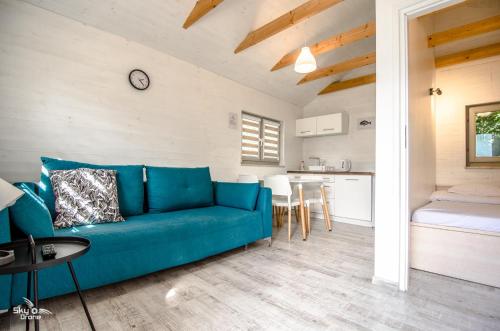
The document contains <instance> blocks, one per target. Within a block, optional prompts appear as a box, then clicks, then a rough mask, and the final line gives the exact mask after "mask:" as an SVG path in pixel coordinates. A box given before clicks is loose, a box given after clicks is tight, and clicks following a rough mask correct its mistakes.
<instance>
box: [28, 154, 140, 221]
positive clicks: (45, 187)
mask: <svg viewBox="0 0 500 331" xmlns="http://www.w3.org/2000/svg"><path fill="white" fill-rule="evenodd" d="M41 160H42V173H41V175H40V189H39V193H38V194H39V195H40V197H41V198H42V199H43V201H45V204H46V205H47V208H48V209H49V211H50V214H51V215H52V218H54V217H55V216H56V211H55V196H54V191H53V189H52V184H51V182H50V177H49V171H50V170H72V169H77V168H90V169H107V170H116V183H117V186H118V203H119V205H120V214H121V215H122V216H124V217H128V216H134V215H140V214H143V213H144V166H142V165H98V164H90V163H81V162H74V161H65V160H57V159H52V158H49V157H42V158H41Z"/></svg>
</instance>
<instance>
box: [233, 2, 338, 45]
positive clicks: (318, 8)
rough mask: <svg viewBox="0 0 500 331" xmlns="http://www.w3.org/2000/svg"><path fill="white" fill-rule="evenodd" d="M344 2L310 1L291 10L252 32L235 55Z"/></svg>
mask: <svg viewBox="0 0 500 331" xmlns="http://www.w3.org/2000/svg"><path fill="white" fill-rule="evenodd" d="M342 1H343V0H309V1H307V2H306V3H304V4H302V5H300V6H298V7H297V8H295V9H293V10H290V11H289V12H287V13H286V14H283V15H281V16H280V17H278V18H276V19H275V20H273V21H271V22H269V23H267V24H265V25H263V26H261V27H260V28H258V29H257V30H254V31H252V32H250V33H249V34H248V35H247V36H246V37H245V39H244V40H243V41H242V42H241V43H240V44H239V45H238V47H236V49H235V50H234V53H239V52H241V51H243V50H245V49H247V48H249V47H251V46H254V45H256V44H258V43H260V42H261V41H263V40H265V39H267V38H269V37H271V36H273V35H275V34H277V33H279V32H281V31H283V30H285V29H288V28H289V27H291V26H293V25H295V24H297V23H299V22H301V21H303V20H305V19H308V18H309V17H311V16H314V15H316V14H319V13H321V12H322V11H324V10H325V9H328V8H330V7H332V6H333V5H336V4H338V3H339V2H342Z"/></svg>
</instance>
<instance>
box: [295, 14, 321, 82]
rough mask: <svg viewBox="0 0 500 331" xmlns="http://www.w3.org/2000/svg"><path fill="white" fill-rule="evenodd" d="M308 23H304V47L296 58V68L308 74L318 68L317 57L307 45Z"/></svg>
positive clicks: (297, 70) (301, 72)
mask: <svg viewBox="0 0 500 331" xmlns="http://www.w3.org/2000/svg"><path fill="white" fill-rule="evenodd" d="M306 24H307V23H304V32H303V33H304V47H302V49H301V50H300V54H299V56H298V57H297V60H295V66H294V70H295V72H297V73H299V74H308V73H310V72H313V71H314V70H316V68H317V66H316V59H315V58H314V55H313V54H312V53H311V49H310V48H309V47H308V46H306V35H307V32H306Z"/></svg>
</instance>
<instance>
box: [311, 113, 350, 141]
mask: <svg viewBox="0 0 500 331" xmlns="http://www.w3.org/2000/svg"><path fill="white" fill-rule="evenodd" d="M346 120H347V116H346V115H345V114H342V113H338V114H330V115H324V116H318V117H316V135H318V136H319V135H327V134H341V133H344V132H345V129H346V127H347V125H346Z"/></svg>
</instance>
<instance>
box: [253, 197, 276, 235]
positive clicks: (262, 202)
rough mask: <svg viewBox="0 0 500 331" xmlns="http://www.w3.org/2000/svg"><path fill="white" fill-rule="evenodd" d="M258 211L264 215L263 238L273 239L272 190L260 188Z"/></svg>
mask: <svg viewBox="0 0 500 331" xmlns="http://www.w3.org/2000/svg"><path fill="white" fill-rule="evenodd" d="M256 210H258V211H260V213H261V215H262V232H263V238H268V237H271V236H272V234H273V207H272V192H271V189H270V188H267V187H261V188H260V190H259V196H258V197H257V208H256Z"/></svg>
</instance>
